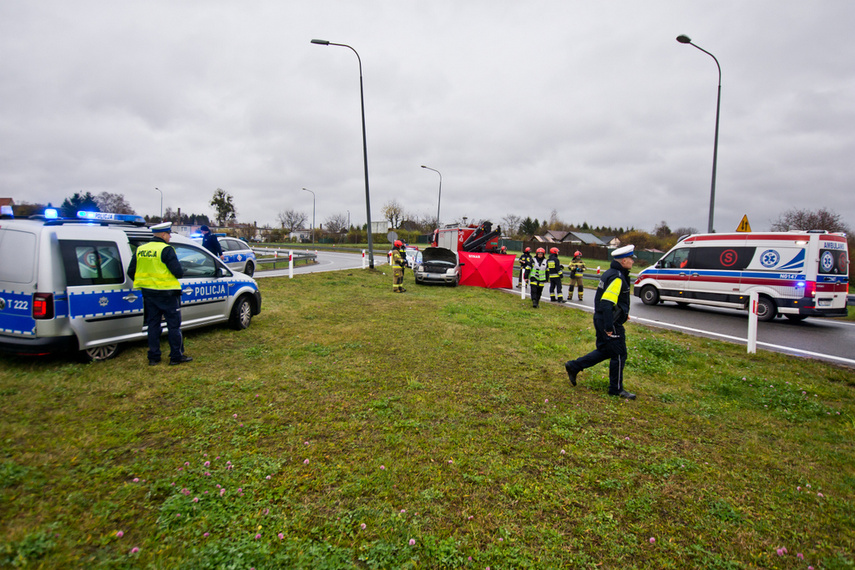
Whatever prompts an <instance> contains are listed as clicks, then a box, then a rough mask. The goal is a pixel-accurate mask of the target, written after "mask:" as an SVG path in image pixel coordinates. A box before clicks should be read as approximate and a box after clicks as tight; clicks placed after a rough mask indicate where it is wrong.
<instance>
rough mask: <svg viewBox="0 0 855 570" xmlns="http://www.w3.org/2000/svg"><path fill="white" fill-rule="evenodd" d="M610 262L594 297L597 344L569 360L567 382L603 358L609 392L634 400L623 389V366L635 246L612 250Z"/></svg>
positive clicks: (632, 396) (574, 381)
mask: <svg viewBox="0 0 855 570" xmlns="http://www.w3.org/2000/svg"><path fill="white" fill-rule="evenodd" d="M612 258H613V260H612V263H611V267H609V269H608V271H606V272H605V273H603V276H602V277H600V283H599V284H598V285H597V294H596V297H595V299H594V328H595V329H596V331H597V348H596V349H595V350H593V351H592V352H590V353H588V354H586V355H585V356H582V357H581V358H577V359H576V360H568V361H567V362H566V363H565V364H564V369H565V370H566V371H567V375H568V376H569V377H570V383H571V384H572V385H574V386H575V385H576V375H577V374H579V372H581V371H582V370H584V369H585V368H590V367H591V366H594V365H595V364H599V363H600V362H602V361H604V360H609V359H610V360H611V362H610V363H609V395H610V396H620V397H621V398H626V399H628V400H634V399H635V394H633V393H632V392H627V391H626V390H624V389H623V368H624V365H625V364H626V336H625V334H624V327H623V324H624V323H625V322H626V321H627V320H629V283H630V281H629V270H630V269H631V268H632V263H633V260H634V259H635V246H633V245H627V246H625V247H621V248H618V249H616V250H614V251H613V252H612Z"/></svg>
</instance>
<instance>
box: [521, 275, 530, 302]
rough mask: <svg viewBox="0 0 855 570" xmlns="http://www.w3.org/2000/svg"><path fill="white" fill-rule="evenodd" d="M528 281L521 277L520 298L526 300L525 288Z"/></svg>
mask: <svg viewBox="0 0 855 570" xmlns="http://www.w3.org/2000/svg"><path fill="white" fill-rule="evenodd" d="M526 285H528V283H526V282H525V279H520V299H522V300H523V301H525V288H526Z"/></svg>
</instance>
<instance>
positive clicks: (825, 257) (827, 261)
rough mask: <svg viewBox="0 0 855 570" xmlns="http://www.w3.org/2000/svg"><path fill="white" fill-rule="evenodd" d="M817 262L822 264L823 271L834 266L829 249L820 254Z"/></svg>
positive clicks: (829, 269)
mask: <svg viewBox="0 0 855 570" xmlns="http://www.w3.org/2000/svg"><path fill="white" fill-rule="evenodd" d="M819 263H820V264H821V265H822V269H823V270H824V271H826V272H828V271H831V270H832V269H833V268H834V255H833V254H832V253H831V252H830V251H826V252H825V253H823V254H822V258H821V259H820V260H819Z"/></svg>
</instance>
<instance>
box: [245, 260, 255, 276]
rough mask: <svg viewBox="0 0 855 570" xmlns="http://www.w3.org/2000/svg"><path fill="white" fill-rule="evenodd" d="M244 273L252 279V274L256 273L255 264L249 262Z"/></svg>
mask: <svg viewBox="0 0 855 570" xmlns="http://www.w3.org/2000/svg"><path fill="white" fill-rule="evenodd" d="M243 272H244V273H246V274H247V275H249V276H250V277H252V274H253V273H255V264H254V263H253V262H251V261H247V262H246V267H244V268H243Z"/></svg>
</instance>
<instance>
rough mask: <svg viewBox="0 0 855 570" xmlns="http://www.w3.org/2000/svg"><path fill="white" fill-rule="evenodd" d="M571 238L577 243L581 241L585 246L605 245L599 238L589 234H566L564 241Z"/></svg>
mask: <svg viewBox="0 0 855 570" xmlns="http://www.w3.org/2000/svg"><path fill="white" fill-rule="evenodd" d="M570 236H573V237H574V238H575V239H577V240H578V241H581V242H582V243H583V244H585V245H606V244H605V243H603V242H602V241H601V240H600V238H598V237H597V236H595V235H594V234H589V233H585V232H567V236H566V237H565V239H564V241H569V240H568V239H567V238H568V237H570Z"/></svg>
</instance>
